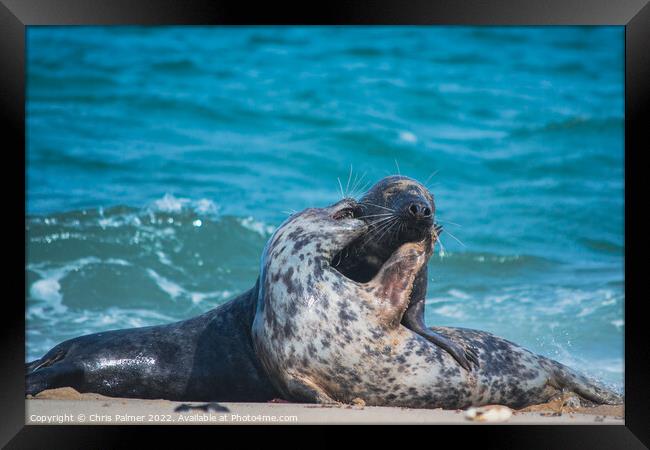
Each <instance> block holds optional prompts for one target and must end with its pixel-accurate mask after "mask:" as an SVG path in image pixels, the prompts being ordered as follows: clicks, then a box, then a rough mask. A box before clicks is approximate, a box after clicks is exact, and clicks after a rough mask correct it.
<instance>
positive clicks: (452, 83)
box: [25, 27, 625, 387]
mask: <svg viewBox="0 0 650 450" xmlns="http://www.w3.org/2000/svg"><path fill="white" fill-rule="evenodd" d="M623 38H624V30H623V28H622V27H582V28H579V27H551V28H543V27H520V28H492V27H476V28H472V27H376V28H365V27H298V28H270V27H269V28H266V27H265V28H246V27H244V28H240V27H228V28H215V27H205V28H203V27H172V28H161V27H154V28H147V27H117V28H79V27H74V28H50V27H38V28H35V27H30V28H29V29H28V33H27V43H28V45H27V155H26V158H27V160H26V161H27V205H26V206H27V218H26V223H27V225H26V231H27V250H28V259H27V267H26V268H25V270H26V277H27V292H26V295H27V310H26V316H27V359H28V360H31V359H34V358H36V357H39V356H41V355H42V354H43V353H44V352H45V351H46V350H48V349H49V348H50V347H52V346H53V345H55V344H56V343H58V342H60V341H62V340H64V339H67V338H70V337H74V336H78V335H81V334H85V333H90V332H95V331H100V330H107V329H114V328H122V327H132V326H144V325H151V324H159V323H164V322H168V321H172V320H178V319H182V318H187V317H190V316H193V315H195V314H198V313H200V312H203V311H206V310H208V309H210V308H213V307H215V306H216V305H218V304H220V303H222V302H224V301H225V300H227V299H228V298H230V297H231V296H232V295H234V294H236V293H238V292H241V291H242V290H244V289H247V288H249V287H250V286H252V285H253V283H254V282H255V278H256V276H257V271H258V268H257V266H258V261H259V257H260V253H261V250H262V247H263V245H264V243H265V241H266V239H267V238H268V237H269V235H270V233H271V232H272V231H273V229H274V227H275V226H277V225H278V224H279V223H280V222H281V221H282V220H283V219H284V218H285V217H286V216H287V214H289V213H290V212H291V211H294V210H300V209H302V208H305V207H308V206H323V205H327V204H329V203H331V202H334V201H336V200H338V199H339V198H340V192H339V183H338V180H337V178H340V179H341V182H342V184H343V187H344V188H345V186H346V184H347V181H348V178H349V174H350V168H351V167H352V175H351V177H350V178H351V181H350V185H354V184H356V190H357V191H360V190H361V189H362V188H363V187H364V185H366V183H374V182H375V181H377V180H378V179H380V178H382V177H384V176H386V175H388V174H392V173H395V172H398V171H399V172H401V174H404V175H409V176H412V177H414V178H417V179H419V180H421V181H426V182H427V184H428V185H429V186H430V187H431V190H432V191H433V192H434V194H435V197H436V202H437V217H438V219H439V220H440V222H441V223H443V224H444V226H445V229H446V230H447V231H448V232H450V233H451V234H449V233H446V234H443V236H442V244H443V245H444V250H443V248H442V247H439V248H438V251H439V252H438V254H436V255H435V256H434V257H433V258H432V261H431V263H430V276H431V280H432V281H431V282H430V286H429V291H428V294H427V299H428V300H427V310H426V319H427V322H428V323H429V324H437V325H450V326H464V327H472V328H479V329H483V330H488V331H492V332H494V333H496V334H498V335H500V336H503V337H506V338H508V339H510V340H513V341H515V342H517V343H520V344H522V345H524V346H526V347H528V348H530V349H531V350H534V351H536V352H539V353H542V354H545V355H548V356H551V357H553V358H555V359H557V360H559V361H562V362H564V363H567V364H569V365H571V366H573V367H576V368H578V369H581V370H582V371H584V372H586V373H588V374H590V375H593V376H596V377H598V378H601V379H602V380H604V381H606V382H608V383H611V384H613V385H614V386H617V387H622V384H623V333H624V328H625V325H624V318H623V305H624V298H625V297H624V273H623V262H624V260H623V253H624V234H623V227H624V218H623V207H624V203H623V192H624V179H623V160H624V159H623V158H624V147H623V145H624V141H623V138H624V135H623V132H624V131H623V118H624V109H623V92H624V91H623V89H624V79H623V74H624V71H623V68H624V65H623V64H624V61H623V56H624V52H623V48H624V47H623V46H624V40H623ZM452 235H453V236H452ZM459 241H460V242H459Z"/></svg>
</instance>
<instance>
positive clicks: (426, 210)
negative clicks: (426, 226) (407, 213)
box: [422, 208, 431, 217]
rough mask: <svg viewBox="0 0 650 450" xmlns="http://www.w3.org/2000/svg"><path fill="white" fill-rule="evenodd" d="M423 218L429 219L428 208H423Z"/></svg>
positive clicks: (429, 212)
mask: <svg viewBox="0 0 650 450" xmlns="http://www.w3.org/2000/svg"><path fill="white" fill-rule="evenodd" d="M422 213H423V215H424V217H429V216H430V215H431V210H430V209H429V208H424V210H423V211H422Z"/></svg>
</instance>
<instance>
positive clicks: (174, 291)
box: [147, 269, 185, 300]
mask: <svg viewBox="0 0 650 450" xmlns="http://www.w3.org/2000/svg"><path fill="white" fill-rule="evenodd" d="M147 273H148V274H149V276H150V277H151V278H153V280H154V281H155V282H156V285H157V286H158V287H159V288H160V289H162V290H163V291H164V292H166V293H167V294H169V296H170V297H171V298H172V299H174V300H175V299H176V298H178V297H179V296H180V295H181V294H183V293H184V292H185V289H183V288H182V287H181V286H179V285H178V284H176V283H174V282H173V281H171V280H169V279H167V278H165V277H163V276H162V275H160V274H158V273H157V272H156V271H155V270H153V269H147Z"/></svg>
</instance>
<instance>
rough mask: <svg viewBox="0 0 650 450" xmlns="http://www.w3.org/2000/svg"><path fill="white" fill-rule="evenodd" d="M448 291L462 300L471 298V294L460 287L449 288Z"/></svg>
mask: <svg viewBox="0 0 650 450" xmlns="http://www.w3.org/2000/svg"><path fill="white" fill-rule="evenodd" d="M447 292H448V293H449V295H451V296H452V297H454V298H459V299H461V300H467V299H469V298H471V296H470V295H469V294H467V293H465V292H463V291H461V290H460V289H449V291H447Z"/></svg>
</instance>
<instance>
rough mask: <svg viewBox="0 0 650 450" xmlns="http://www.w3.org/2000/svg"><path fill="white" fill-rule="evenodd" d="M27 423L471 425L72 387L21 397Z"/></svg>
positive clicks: (572, 421) (578, 410) (594, 413)
mask: <svg viewBox="0 0 650 450" xmlns="http://www.w3.org/2000/svg"><path fill="white" fill-rule="evenodd" d="M25 416H26V417H25V423H26V424H53V425H54V424H57V425H58V424H74V425H78V424H89V425H92V424H102V425H124V424H156V425H170V424H174V425H179V424H190V425H196V424H206V425H219V424H231V425H232V424H242V425H245V424H303V425H307V424H374V423H381V424H474V423H485V422H477V421H473V420H470V419H468V418H466V414H465V412H464V411H462V410H443V409H410V408H397V407H376V406H364V405H362V403H361V402H360V403H359V404H356V405H314V404H298V403H284V402H280V403H229V402H224V403H200V402H188V403H185V402H172V401H168V400H139V399H126V398H113V397H105V396H103V395H99V394H80V393H79V392H77V391H75V390H74V389H72V388H61V389H52V390H48V391H43V392H41V393H39V394H37V395H36V396H35V397H31V396H30V397H28V398H27V399H26V411H25ZM499 423H502V424H513V425H516V424H545V425H549V424H564V425H578V424H579V425H584V424H593V425H598V424H608V425H623V424H624V420H623V405H616V406H609V405H601V406H595V407H568V406H566V404H565V402H563V401H561V400H556V401H553V402H549V403H546V404H543V405H534V406H530V407H528V408H524V409H522V410H513V411H512V415H511V417H509V418H508V419H506V420H504V421H502V422H499Z"/></svg>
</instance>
